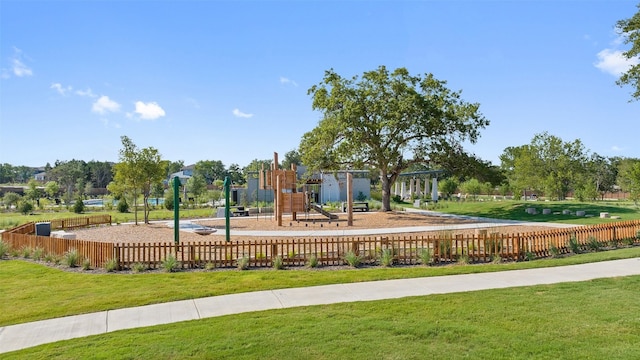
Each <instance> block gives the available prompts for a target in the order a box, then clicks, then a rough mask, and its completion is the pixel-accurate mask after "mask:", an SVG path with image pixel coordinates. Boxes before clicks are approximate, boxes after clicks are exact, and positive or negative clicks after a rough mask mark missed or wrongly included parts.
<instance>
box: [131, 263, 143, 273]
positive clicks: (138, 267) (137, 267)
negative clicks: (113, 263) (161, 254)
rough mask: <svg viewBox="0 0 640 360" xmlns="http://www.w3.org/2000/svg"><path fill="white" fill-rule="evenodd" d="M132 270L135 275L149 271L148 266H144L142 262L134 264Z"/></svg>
mask: <svg viewBox="0 0 640 360" xmlns="http://www.w3.org/2000/svg"><path fill="white" fill-rule="evenodd" d="M131 270H132V271H133V272H134V273H137V274H139V273H141V272H144V271H145V270H147V267H146V266H144V264H143V263H141V262H137V263H135V264H133V266H132V267H131Z"/></svg>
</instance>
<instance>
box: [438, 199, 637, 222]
mask: <svg viewBox="0 0 640 360" xmlns="http://www.w3.org/2000/svg"><path fill="white" fill-rule="evenodd" d="M530 207H531V208H535V209H536V210H537V215H530V214H528V213H527V212H526V211H525V209H527V208H530ZM431 208H432V209H434V210H435V211H440V212H444V213H450V214H457V215H468V216H479V217H485V218H493V219H508V220H521V221H535V222H561V223H570V224H580V225H589V224H601V223H605V222H614V221H624V220H635V219H640V208H638V207H636V206H634V205H633V203H631V202H614V201H601V202H589V203H582V202H575V201H526V202H525V201H476V202H473V201H465V202H453V201H440V202H439V203H438V204H436V205H435V206H432V207H431ZM543 209H550V210H551V214H549V215H543V214H542V210H543ZM563 210H569V211H571V213H572V214H573V215H563V214H562V211H563ZM579 210H583V211H585V212H586V214H587V215H592V217H577V216H575V213H576V211H579ZM601 212H608V213H609V214H610V215H611V216H619V217H620V219H611V218H608V219H601V218H600V213H601Z"/></svg>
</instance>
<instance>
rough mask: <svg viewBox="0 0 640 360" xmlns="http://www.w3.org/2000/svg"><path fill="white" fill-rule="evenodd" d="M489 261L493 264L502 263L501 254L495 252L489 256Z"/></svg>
mask: <svg viewBox="0 0 640 360" xmlns="http://www.w3.org/2000/svg"><path fill="white" fill-rule="evenodd" d="M491 262H492V263H493V264H501V263H502V256H500V254H495V255H493V256H492V257H491Z"/></svg>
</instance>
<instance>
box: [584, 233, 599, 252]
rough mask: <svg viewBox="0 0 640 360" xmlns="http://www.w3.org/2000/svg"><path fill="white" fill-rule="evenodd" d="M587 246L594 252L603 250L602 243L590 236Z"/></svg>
mask: <svg viewBox="0 0 640 360" xmlns="http://www.w3.org/2000/svg"><path fill="white" fill-rule="evenodd" d="M587 246H588V247H589V249H591V250H593V251H600V249H601V248H602V245H601V244H600V241H598V239H596V237H595V236H589V238H588V239H587Z"/></svg>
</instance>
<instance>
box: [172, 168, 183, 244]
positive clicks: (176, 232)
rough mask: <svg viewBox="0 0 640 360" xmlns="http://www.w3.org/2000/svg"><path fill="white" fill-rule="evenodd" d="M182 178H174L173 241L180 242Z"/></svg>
mask: <svg viewBox="0 0 640 360" xmlns="http://www.w3.org/2000/svg"><path fill="white" fill-rule="evenodd" d="M180 185H182V184H180V178H179V177H177V176H176V177H174V178H173V241H174V242H175V244H176V245H178V244H179V243H180V197H179V195H180V191H179V190H180Z"/></svg>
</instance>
